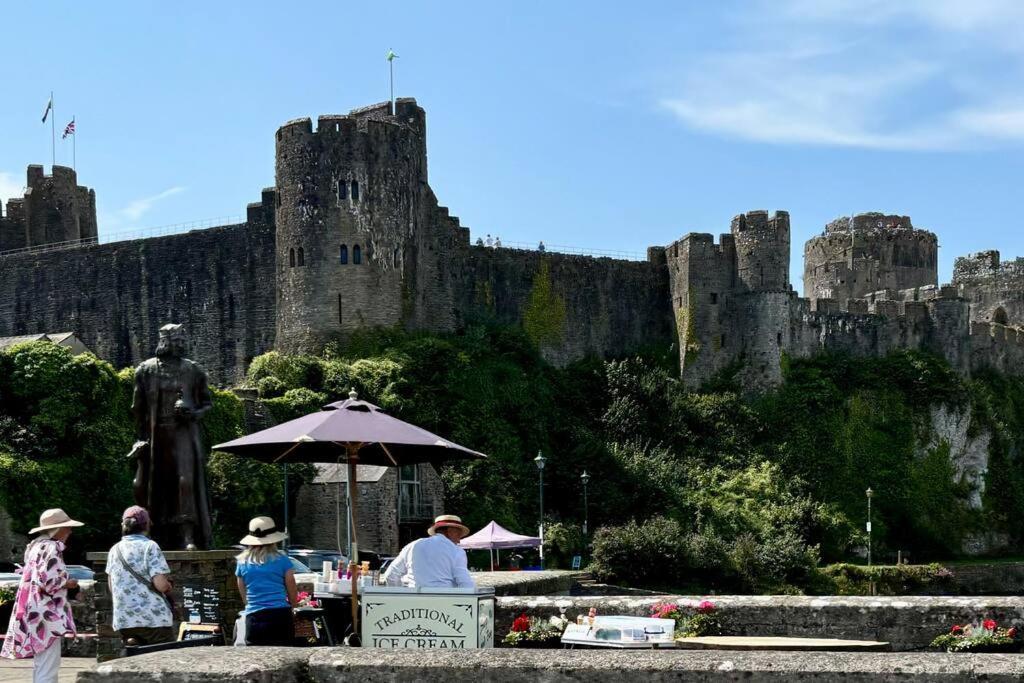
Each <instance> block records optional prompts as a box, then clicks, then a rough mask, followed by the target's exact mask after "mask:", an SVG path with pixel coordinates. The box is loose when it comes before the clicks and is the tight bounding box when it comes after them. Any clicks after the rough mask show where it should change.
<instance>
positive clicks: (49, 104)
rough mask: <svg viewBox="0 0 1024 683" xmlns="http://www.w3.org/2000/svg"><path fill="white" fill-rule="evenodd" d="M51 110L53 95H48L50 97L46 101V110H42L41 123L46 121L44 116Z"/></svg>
mask: <svg viewBox="0 0 1024 683" xmlns="http://www.w3.org/2000/svg"><path fill="white" fill-rule="evenodd" d="M52 110H53V95H50V99H49V100H47V102H46V111H44V112H43V123H46V117H47V116H49V115H50V111H52Z"/></svg>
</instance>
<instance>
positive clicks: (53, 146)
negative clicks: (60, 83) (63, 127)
mask: <svg viewBox="0 0 1024 683" xmlns="http://www.w3.org/2000/svg"><path fill="white" fill-rule="evenodd" d="M56 118H57V109H56V107H54V106H53V91H52V90H51V91H50V173H53V167H54V166H56V165H57V122H56Z"/></svg>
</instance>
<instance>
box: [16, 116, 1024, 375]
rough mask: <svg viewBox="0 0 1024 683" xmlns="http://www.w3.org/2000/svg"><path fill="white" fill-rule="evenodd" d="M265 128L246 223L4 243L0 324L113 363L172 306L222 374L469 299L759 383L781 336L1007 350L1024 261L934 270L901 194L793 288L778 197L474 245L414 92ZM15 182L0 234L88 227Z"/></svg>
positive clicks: (563, 353) (801, 344)
mask: <svg viewBox="0 0 1024 683" xmlns="http://www.w3.org/2000/svg"><path fill="white" fill-rule="evenodd" d="M275 145H276V155H275V177H276V187H275V188H269V189H266V190H264V192H263V196H262V201H261V202H260V203H257V204H252V205H250V206H249V211H248V218H247V221H246V223H245V224H241V225H237V226H223V227H220V228H214V229H210V230H205V231H196V232H191V233H187V234H184V235H176V236H172V237H163V238H154V239H148V240H140V241H135V242H125V243H119V244H109V245H86V246H82V247H80V248H75V249H67V250H63V251H55V252H50V253H43V251H31V250H30V251H29V252H23V253H8V254H0V336H3V335H19V334H29V333H43V332H48V331H49V332H52V331H55V330H70V331H73V332H75V333H76V334H77V335H78V337H79V338H81V339H82V340H83V341H84V342H85V344H86V345H88V346H89V347H90V348H92V349H93V350H95V351H96V352H97V353H98V354H99V355H100V356H102V357H104V358H107V359H109V360H111V361H112V362H114V363H115V364H117V365H121V366H124V365H129V364H132V363H136V362H138V361H139V360H140V359H142V358H145V357H147V356H148V355H150V354H151V353H152V350H153V348H154V347H155V344H156V338H157V329H158V328H159V326H160V325H161V324H163V323H166V322H169V321H175V322H182V323H185V324H186V326H187V327H188V328H189V331H190V333H191V335H192V338H193V342H194V348H193V350H192V355H193V357H194V358H196V360H198V361H199V362H200V363H202V364H204V365H205V366H206V367H208V368H209V370H210V372H211V375H212V377H213V379H214V380H215V381H216V382H218V383H222V384H224V383H233V382H236V381H239V380H241V379H242V378H243V377H244V372H245V368H246V366H247V364H248V361H249V360H250V359H251V358H252V357H253V356H255V355H258V354H259V353H262V352H265V351H268V350H270V349H272V348H277V349H279V350H281V351H285V352H312V353H316V352H319V351H320V350H321V349H322V348H323V346H324V344H326V343H327V342H331V341H335V340H338V341H342V342H344V340H345V338H346V337H347V335H349V334H350V333H351V332H353V331H355V330H357V329H361V328H366V327H392V326H394V327H401V328H405V329H411V330H427V331H433V332H450V331H455V330H458V329H462V328H464V327H465V326H466V325H468V324H470V323H472V322H473V321H474V320H494V321H498V322H501V323H505V324H512V325H521V326H522V327H523V328H524V329H525V331H526V333H527V334H528V335H529V336H530V338H531V339H533V341H534V342H536V344H537V345H538V347H539V348H540V349H541V352H542V353H543V355H544V356H545V357H546V358H547V359H548V360H549V361H551V362H553V363H557V364H565V363H568V362H571V361H573V360H576V359H579V358H581V357H583V356H587V355H594V356H606V357H607V356H618V355H623V354H627V353H630V352H633V351H635V350H637V349H640V348H643V347H645V346H651V345H663V344H670V343H676V344H677V347H678V350H679V354H680V364H681V366H682V374H683V378H684V381H685V382H686V383H687V385H689V386H698V385H699V384H700V383H702V382H704V381H706V380H707V379H709V378H711V377H712V376H714V375H715V374H716V373H718V372H721V371H722V370H725V369H727V368H730V367H732V366H736V367H737V368H738V369H740V372H741V374H740V378H741V381H742V382H743V383H744V384H745V385H747V386H748V387H759V386H770V385H773V384H776V383H778V382H779V381H780V380H781V358H782V357H783V355H785V354H789V355H792V356H794V357H805V356H810V355H813V354H815V353H819V352H821V351H828V350H842V351H848V352H850V353H854V354H859V355H881V354H885V353H889V352H891V351H893V350H895V349H901V348H912V349H925V350H930V351H935V352H937V353H940V354H942V355H944V356H946V357H947V358H948V359H949V360H950V362H951V363H952V364H953V365H954V367H956V368H958V369H960V370H961V371H963V372H970V371H971V370H972V369H974V368H978V367H982V366H985V365H991V366H994V367H997V368H1006V369H1007V370H1009V371H1014V372H1016V371H1019V366H1018V365H1016V363H1017V362H1018V361H1017V358H1018V352H1017V346H1016V345H1017V339H1018V333H1017V331H1016V329H1015V328H1013V326H1015V325H1020V324H1024V261H1021V260H1018V261H1015V262H1011V263H1006V264H1003V263H1000V261H999V254H998V252H983V253H981V254H977V255H974V256H971V257H967V258H965V259H959V260H958V261H957V265H956V271H955V274H954V286H953V287H951V288H946V287H943V288H940V287H938V286H937V269H936V263H937V249H938V245H937V239H936V237H935V235H934V234H933V233H931V232H928V231H925V230H919V229H916V228H914V227H913V225H912V224H911V222H910V219H909V218H908V217H906V216H891V215H884V214H880V213H869V214H860V215H857V216H853V217H850V218H840V219H837V220H835V221H833V222H831V223H829V224H828V225H827V226H826V228H825V230H824V232H823V233H822V235H820V236H819V237H815V238H813V239H811V240H810V241H809V242H808V243H807V246H806V249H805V293H806V294H807V295H808V296H807V298H806V299H801V298H799V297H797V295H796V294H795V293H794V292H793V291H792V286H791V285H790V273H789V257H790V236H791V232H790V218H789V214H788V213H786V212H785V211H777V212H775V213H773V214H769V213H768V212H767V211H749V212H747V213H745V214H741V215H738V216H736V218H734V219H733V221H732V223H731V226H730V232H729V233H728V234H726V235H723V236H722V237H721V239H720V241H719V243H718V244H716V243H715V241H714V238H713V237H712V236H711V235H710V234H704V233H691V234H688V235H686V236H685V237H683V238H682V239H681V240H678V241H676V242H673V243H672V244H670V245H668V246H667V247H651V248H650V249H649V250H648V259H647V260H646V261H644V262H631V261H619V260H613V259H607V258H592V257H585V256H569V255H565V254H556V253H543V252H535V251H526V250H518V249H505V248H498V249H492V248H485V247H477V246H471V245H470V244H469V230H468V228H466V227H464V226H462V225H461V224H460V223H459V220H458V218H455V217H454V216H452V215H450V213H449V211H448V209H447V208H445V207H443V206H441V205H440V204H439V202H438V200H437V197H435V195H434V193H433V191H432V190H431V189H430V186H429V183H428V177H427V157H426V150H427V148H426V114H425V112H424V110H423V109H422V108H420V107H419V106H418V105H417V104H416V101H415V100H412V99H401V98H400V99H398V100H396V102H395V103H394V105H393V106H392V105H391V104H390V103H382V104H376V105H372V106H370V107H364V108H362V109H356V110H353V111H351V112H349V113H348V114H346V115H332V116H321V117H319V118H318V120H317V124H316V129H315V130H314V127H313V122H312V120H310V119H308V118H307V119H298V120H295V121H292V122H289V123H287V124H285V125H284V126H282V127H281V128H280V129H279V130H278V131H277V132H276V135H275ZM28 185H29V189H30V191H29V192H27V193H26V196H25V197H24V198H23V199H16V200H11V201H9V202H8V205H7V211H6V216H5V217H4V218H3V219H2V221H0V244H3V245H5V246H6V247H8V248H20V246H23V245H29V246H39V245H47V244H53V243H55V242H61V241H67V240H68V239H77V240H85V241H88V240H90V239H92V238H94V237H95V234H96V231H95V196H94V194H93V193H92V191H91V190H88V189H86V188H84V187H81V186H79V185H78V184H77V177H76V176H75V174H74V172H73V171H71V170H70V169H65V168H62V167H56V168H55V169H54V172H53V175H52V176H44V175H43V170H42V167H39V166H32V167H29V171H28ZM19 226H20V227H19ZM18 240H20V242H19V241H18ZM12 245H14V246H13V247H12ZM0 251H2V247H0ZM972 323H984V324H985V325H991V326H988V327H978V328H975V327H974V326H973V325H972ZM986 330H987V332H988V334H985V333H984V331H986Z"/></svg>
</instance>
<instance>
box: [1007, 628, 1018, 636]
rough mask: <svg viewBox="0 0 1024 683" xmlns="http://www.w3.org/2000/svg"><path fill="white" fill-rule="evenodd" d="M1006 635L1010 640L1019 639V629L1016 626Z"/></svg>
mask: <svg viewBox="0 0 1024 683" xmlns="http://www.w3.org/2000/svg"><path fill="white" fill-rule="evenodd" d="M1006 635H1007V637H1008V638H1016V637H1017V627H1016V626H1014V627H1013V628H1011V629H1010V630H1009V631H1007V632H1006Z"/></svg>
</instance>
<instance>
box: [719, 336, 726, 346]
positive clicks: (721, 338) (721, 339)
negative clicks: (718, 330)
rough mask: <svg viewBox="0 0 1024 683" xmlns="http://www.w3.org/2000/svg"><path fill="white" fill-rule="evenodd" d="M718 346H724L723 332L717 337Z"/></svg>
mask: <svg viewBox="0 0 1024 683" xmlns="http://www.w3.org/2000/svg"><path fill="white" fill-rule="evenodd" d="M718 348H720V349H724V348H725V335H724V334H723V335H720V336H719V337H718Z"/></svg>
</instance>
